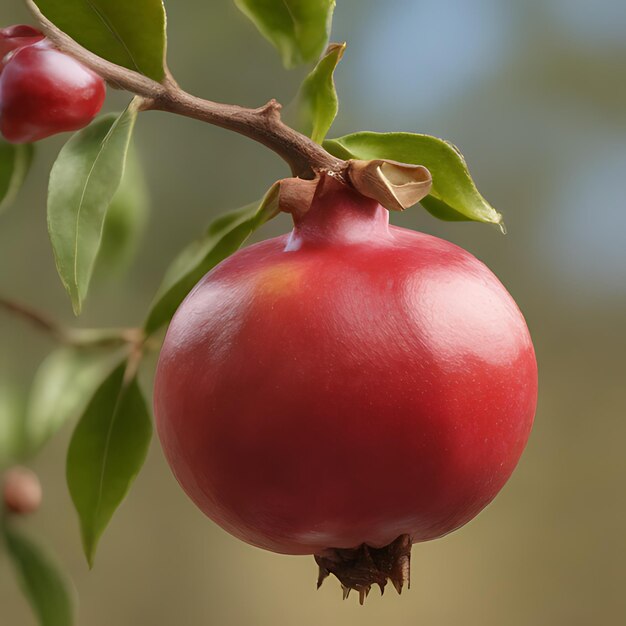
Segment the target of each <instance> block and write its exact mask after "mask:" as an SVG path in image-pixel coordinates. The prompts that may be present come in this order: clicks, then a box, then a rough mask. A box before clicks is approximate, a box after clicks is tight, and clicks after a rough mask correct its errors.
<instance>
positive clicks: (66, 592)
mask: <svg viewBox="0 0 626 626" xmlns="http://www.w3.org/2000/svg"><path fill="white" fill-rule="evenodd" d="M4 535H5V540H6V545H7V551H8V554H9V556H10V557H11V560H12V561H13V564H14V566H15V569H16V573H17V576H18V579H19V583H20V586H21V587H22V590H23V591H24V594H25V595H26V597H27V598H28V601H29V602H30V604H31V606H32V608H33V611H34V612H35V613H36V615H37V618H38V621H39V624H40V626H71V625H72V624H73V623H74V612H75V604H76V602H75V597H76V594H75V591H74V588H73V586H72V584H71V583H70V581H69V580H68V579H67V578H66V577H65V575H64V574H63V573H62V572H61V571H60V569H59V567H58V565H57V564H56V563H55V562H54V561H53V560H52V559H51V558H50V557H49V556H48V555H47V554H46V553H45V552H44V551H42V550H41V548H39V546H37V545H36V544H34V543H33V542H32V541H30V540H29V539H27V538H26V537H24V536H22V535H21V534H19V533H18V532H16V531H15V530H14V529H12V528H11V527H10V526H9V525H8V524H6V525H5V527H4Z"/></svg>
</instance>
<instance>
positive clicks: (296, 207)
mask: <svg viewBox="0 0 626 626" xmlns="http://www.w3.org/2000/svg"><path fill="white" fill-rule="evenodd" d="M319 183H320V177H319V176H317V177H316V178H313V179H312V180H305V179H304V178H283V179H282V180H279V181H278V183H276V184H277V185H278V206H279V208H280V210H281V211H284V212H285V213H291V215H293V216H294V218H298V217H302V216H303V215H304V214H305V213H306V212H307V211H308V210H309V209H310V208H311V204H312V203H313V197H314V196H315V192H316V190H317V187H318V185H319Z"/></svg>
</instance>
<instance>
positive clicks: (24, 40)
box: [0, 24, 44, 72]
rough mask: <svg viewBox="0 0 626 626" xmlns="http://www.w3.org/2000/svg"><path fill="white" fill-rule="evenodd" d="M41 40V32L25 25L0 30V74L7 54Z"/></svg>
mask: <svg viewBox="0 0 626 626" xmlns="http://www.w3.org/2000/svg"><path fill="white" fill-rule="evenodd" d="M43 38H44V36H43V33H42V32H41V31H39V30H37V29H36V28H33V27H32V26H27V25H26V24H15V25H14V26H7V27H6V28H2V29H0V72H2V60H3V59H4V57H5V56H6V55H7V54H9V52H11V51H13V50H17V48H22V47H24V46H30V45H32V44H34V43H37V42H38V41H41V40H42V39H43Z"/></svg>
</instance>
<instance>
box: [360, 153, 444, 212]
mask: <svg viewBox="0 0 626 626" xmlns="http://www.w3.org/2000/svg"><path fill="white" fill-rule="evenodd" d="M349 164H350V165H349V168H348V176H349V177H350V181H351V182H352V184H353V185H354V187H355V189H356V190H357V191H359V192H360V193H362V194H363V195H364V196H367V197H368V198H373V199H374V200H378V202H380V204H382V205H383V206H384V207H385V208H387V209H389V210H390V211H404V209H408V208H409V207H410V206H413V205H414V204H416V203H417V202H419V201H420V200H421V199H422V198H424V197H426V196H427V195H428V194H429V193H430V188H431V187H432V177H431V175H430V172H429V171H428V170H427V169H426V168H425V167H424V166H423V165H409V164H407V163H398V162H397V161H388V160H384V159H375V160H372V161H356V160H354V161H350V162H349Z"/></svg>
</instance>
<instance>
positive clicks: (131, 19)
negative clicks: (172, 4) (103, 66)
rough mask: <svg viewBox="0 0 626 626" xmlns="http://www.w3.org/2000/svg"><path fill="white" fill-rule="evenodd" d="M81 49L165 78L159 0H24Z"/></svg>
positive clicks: (154, 76) (164, 39)
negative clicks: (130, 0) (34, 6)
mask: <svg viewBox="0 0 626 626" xmlns="http://www.w3.org/2000/svg"><path fill="white" fill-rule="evenodd" d="M27 3H28V4H29V5H31V6H32V4H35V5H37V7H38V8H39V10H40V11H41V13H43V15H44V16H45V17H47V18H48V19H49V20H50V21H51V22H52V23H53V24H54V25H55V26H57V27H58V28H60V29H61V30H62V31H63V32H65V33H67V34H68V35H69V36H70V37H71V38H72V39H74V40H75V41H77V42H78V43H79V44H80V45H81V46H83V47H84V48H87V50H90V51H91V52H93V53H95V54H97V55H98V56H99V57H102V58H103V59H106V60H107V61H111V62H112V63H115V64H116V65H121V66H122V67H126V68H128V69H130V70H134V71H136V72H139V73H140V74H144V75H145V76H148V77H149V78H152V79H153V80H156V81H158V82H161V81H162V80H163V78H164V77H165V48H166V34H165V23H166V18H165V7H164V6H163V2H162V0H132V2H129V1H128V0H27Z"/></svg>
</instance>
